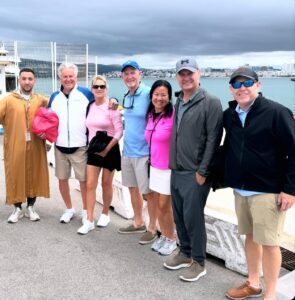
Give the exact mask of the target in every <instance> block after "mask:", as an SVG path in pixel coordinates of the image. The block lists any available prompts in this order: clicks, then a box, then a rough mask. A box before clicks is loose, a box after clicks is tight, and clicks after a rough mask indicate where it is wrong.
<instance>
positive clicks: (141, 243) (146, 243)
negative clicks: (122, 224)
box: [138, 236, 158, 245]
mask: <svg viewBox="0 0 295 300" xmlns="http://www.w3.org/2000/svg"><path fill="white" fill-rule="evenodd" d="M157 238H158V236H156V237H155V238H154V239H152V240H150V241H139V242H138V243H139V244H140V245H148V244H150V243H152V242H154V241H155V240H156V239H157Z"/></svg>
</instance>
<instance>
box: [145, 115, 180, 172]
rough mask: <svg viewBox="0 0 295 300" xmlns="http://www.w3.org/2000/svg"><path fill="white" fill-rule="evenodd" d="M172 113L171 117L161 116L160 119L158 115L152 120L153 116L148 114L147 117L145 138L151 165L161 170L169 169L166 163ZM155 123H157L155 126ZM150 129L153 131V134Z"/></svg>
mask: <svg viewBox="0 0 295 300" xmlns="http://www.w3.org/2000/svg"><path fill="white" fill-rule="evenodd" d="M173 115H174V114H172V116H171V117H165V118H164V117H161V119H160V120H159V116H158V117H157V118H156V120H153V116H152V114H150V116H149V118H148V123H147V126H146V129H145V138H146V140H147V142H148V144H149V146H150V154H151V165H152V166H153V167H154V168H158V169H161V170H167V169H169V168H168V163H169V153H170V139H171V132H172V123H173ZM155 124H157V125H156V126H155ZM154 126H155V127H154ZM153 128H154V130H153ZM152 131H154V132H153V134H152ZM151 134H152V139H151ZM150 139H151V141H150ZM150 142H151V143H150Z"/></svg>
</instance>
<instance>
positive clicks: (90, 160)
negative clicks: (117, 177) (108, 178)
mask: <svg viewBox="0 0 295 300" xmlns="http://www.w3.org/2000/svg"><path fill="white" fill-rule="evenodd" d="M87 165H91V166H95V167H100V168H105V169H108V170H110V171H114V170H115V169H116V170H117V171H121V153H120V148H119V144H116V145H115V146H113V148H112V149H111V150H110V151H109V153H108V154H107V155H106V156H105V157H102V156H99V155H97V154H93V153H88V154H87Z"/></svg>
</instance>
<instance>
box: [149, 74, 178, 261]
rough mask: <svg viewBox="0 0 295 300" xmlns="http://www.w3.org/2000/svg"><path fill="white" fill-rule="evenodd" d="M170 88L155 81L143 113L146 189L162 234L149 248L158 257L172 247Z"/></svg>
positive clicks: (166, 253)
mask: <svg viewBox="0 0 295 300" xmlns="http://www.w3.org/2000/svg"><path fill="white" fill-rule="evenodd" d="M171 98H172V88H171V85H170V83H169V82H168V81H166V80H157V81H156V82H154V84H153V85H152V87H151V91H150V99H151V103H150V105H149V107H148V111H147V115H146V117H147V121H148V122H147V126H146V130H145V138H146V140H147V142H148V144H149V148H150V164H151V165H150V183H149V184H150V189H151V190H153V191H155V194H156V197H157V200H158V221H159V225H160V230H161V233H162V235H161V236H160V238H159V239H158V240H156V241H155V242H154V243H153V245H152V249H153V250H154V251H157V252H158V253H159V254H162V255H169V254H171V253H172V252H173V251H174V250H175V249H176V248H177V245H176V237H175V229H174V228H175V226H174V222H173V214H172V204H171V193H170V176H171V170H170V169H169V168H168V162H169V148H170V138H171V131H172V123H173V115H174V110H173V105H172V103H171Z"/></svg>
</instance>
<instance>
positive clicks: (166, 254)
mask: <svg viewBox="0 0 295 300" xmlns="http://www.w3.org/2000/svg"><path fill="white" fill-rule="evenodd" d="M176 249H177V247H176V248H175V249H173V250H172V251H171V252H166V253H162V252H161V248H160V249H159V251H158V253H159V254H160V255H162V256H168V255H171V254H172V253H173V252H174V251H175V250H176Z"/></svg>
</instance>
